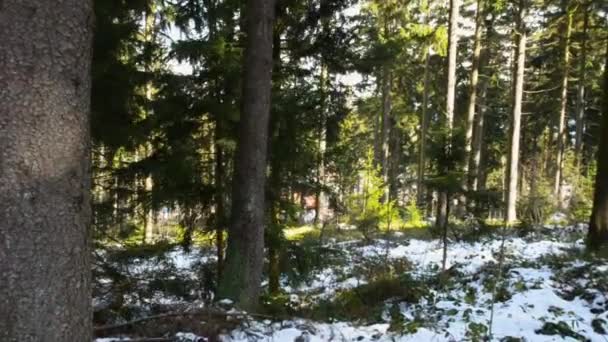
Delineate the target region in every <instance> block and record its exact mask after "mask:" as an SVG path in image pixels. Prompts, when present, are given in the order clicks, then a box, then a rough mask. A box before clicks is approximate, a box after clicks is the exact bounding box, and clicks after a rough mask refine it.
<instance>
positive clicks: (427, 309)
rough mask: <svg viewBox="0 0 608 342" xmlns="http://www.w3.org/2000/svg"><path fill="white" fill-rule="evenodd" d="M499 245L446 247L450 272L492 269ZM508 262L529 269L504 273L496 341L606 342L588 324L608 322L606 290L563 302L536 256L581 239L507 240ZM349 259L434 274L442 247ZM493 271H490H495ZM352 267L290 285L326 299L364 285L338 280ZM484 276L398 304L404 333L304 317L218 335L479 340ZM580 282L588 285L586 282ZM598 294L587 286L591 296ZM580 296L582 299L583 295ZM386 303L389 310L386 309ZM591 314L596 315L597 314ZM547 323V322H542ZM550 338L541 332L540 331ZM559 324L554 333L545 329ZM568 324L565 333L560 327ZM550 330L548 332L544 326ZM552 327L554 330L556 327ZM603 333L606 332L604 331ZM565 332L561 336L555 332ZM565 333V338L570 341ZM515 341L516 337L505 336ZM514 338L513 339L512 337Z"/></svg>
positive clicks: (382, 248) (380, 248)
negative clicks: (398, 263) (394, 263)
mask: <svg viewBox="0 0 608 342" xmlns="http://www.w3.org/2000/svg"><path fill="white" fill-rule="evenodd" d="M501 244H502V241H501V240H496V239H494V240H487V241H484V242H475V243H465V242H459V243H451V244H450V245H449V249H448V267H454V268H456V269H457V270H458V271H459V272H460V273H461V274H462V275H463V276H464V277H466V276H471V275H473V276H475V275H478V274H479V273H480V272H481V273H483V272H484V268H485V271H487V269H488V265H490V267H489V269H490V270H492V269H494V270H495V269H496V268H497V267H496V265H497V264H498V258H499V255H500V254H499V251H500V247H501ZM504 247H505V249H504V255H505V261H504V263H505V265H507V264H509V265H517V264H526V265H527V264H529V265H531V266H526V267H511V268H510V269H509V270H508V272H507V274H504V275H502V279H503V282H504V284H505V288H506V291H507V293H510V294H509V296H510V298H508V299H506V300H504V301H503V302H496V303H495V304H494V310H493V311H494V313H493V324H492V336H493V340H494V341H539V342H541V341H543V342H544V341H577V340H589V341H608V338H607V337H608V336H607V335H603V334H599V333H597V332H596V331H595V329H594V327H593V325H594V324H598V323H599V325H600V326H602V327H604V328H606V326H604V325H603V324H605V322H608V313H607V312H605V310H594V308H595V309H597V307H598V303H599V305H600V306H601V305H604V306H605V305H606V299H605V298H604V296H605V295H606V294H605V293H601V294H600V296H598V297H599V299H598V298H596V299H594V300H592V301H591V302H590V301H589V300H586V299H583V298H582V297H581V296H576V297H574V298H569V300H566V299H564V298H563V296H560V294H561V293H562V292H563V290H564V287H567V286H568V285H567V284H568V281H569V280H568V279H556V278H559V275H556V274H555V269H552V268H550V267H548V266H546V265H543V263H542V262H539V258H542V257H546V256H550V255H553V256H559V255H564V254H565V253H569V252H571V251H573V250H577V249H581V248H582V247H583V241H582V240H580V239H579V240H576V241H574V242H560V241H555V240H549V239H546V240H537V241H529V240H526V239H523V238H518V237H509V238H507V239H506V240H505V242H504ZM349 254H350V257H355V258H356V257H357V256H359V257H363V258H374V257H382V256H385V257H388V258H389V259H399V258H407V259H408V260H409V261H410V262H412V263H413V264H414V267H413V272H414V273H415V274H416V275H417V276H419V277H422V276H425V275H428V274H430V273H432V272H435V273H436V272H437V269H438V268H439V267H441V261H442V256H443V254H442V245H441V243H440V242H439V241H426V240H409V241H407V242H404V243H400V244H395V243H391V242H388V241H384V240H377V241H375V243H374V244H371V245H368V246H362V247H354V248H352V249H351V251H350V252H349ZM492 266H493V267H492ZM581 267H590V264H589V263H588V262H585V261H580V260H575V261H572V262H567V263H566V264H565V265H564V266H563V268H564V269H575V268H581ZM595 270H596V271H597V272H604V273H606V272H607V271H608V264H606V265H600V266H597V267H595ZM344 273H346V274H348V273H349V270H346V271H345V270H344V269H342V270H334V269H332V268H327V269H324V270H322V271H320V272H319V273H318V274H317V275H316V276H315V278H314V280H313V281H312V283H310V284H308V285H305V286H302V287H299V288H289V290H290V291H292V292H294V293H299V294H300V295H304V294H305V293H307V292H308V293H315V292H318V290H319V289H324V291H323V292H322V293H321V295H320V296H319V297H317V298H328V297H331V296H333V295H334V294H335V293H339V291H341V290H344V289H350V288H353V287H356V286H358V285H359V284H364V283H365V280H364V279H357V278H353V277H342V278H343V279H342V280H340V279H341V276H340V275H341V274H344ZM484 280H487V277H484V276H478V279H477V280H474V281H469V282H465V284H462V286H459V285H458V284H456V285H455V286H454V287H453V288H450V289H449V290H446V291H443V292H442V291H432V292H433V296H432V297H433V299H426V298H425V299H422V300H421V301H420V302H419V303H416V304H406V303H402V304H400V310H401V315H402V317H403V321H404V323H403V326H404V327H405V328H404V329H402V330H397V331H395V329H390V327H391V322H390V317H389V315H388V314H385V315H384V316H385V318H386V322H383V323H379V324H373V325H368V326H365V325H357V324H355V323H353V322H335V323H318V322H311V321H307V320H297V319H296V320H290V321H283V322H275V323H271V324H269V323H268V322H259V321H258V322H252V323H250V325H249V326H248V327H247V328H241V329H239V330H236V331H233V332H230V333H228V334H226V335H224V336H222V341H224V342H245V341H310V342H314V341H380V342H384V341H386V342H389V341H398V342H405V341H466V340H471V341H474V340H481V339H482V338H483V337H484V336H487V334H488V331H487V329H488V327H489V321H490V317H491V311H492V298H493V297H494V295H493V294H494V292H493V291H491V290H490V291H488V289H487V288H485V287H487V284H485V283H484ZM583 285H585V284H583ZM594 291H596V292H597V290H594V289H589V292H594ZM583 297H584V296H583ZM388 308H389V305H387V311H388ZM594 312H595V313H594ZM545 323H548V325H546V324H545ZM543 327H545V330H547V332H545V333H554V334H555V335H546V334H538V333H537V331H539V330H541V329H543ZM555 327H558V328H559V329H562V330H559V329H558V331H557V332H555V331H552V330H551V329H550V328H555ZM564 327H565V328H564ZM547 328H549V329H547ZM553 330H555V329H553ZM607 330H608V329H607ZM560 334H562V335H560ZM567 335H570V336H567ZM509 338H514V339H509ZM515 338H517V339H515Z"/></svg>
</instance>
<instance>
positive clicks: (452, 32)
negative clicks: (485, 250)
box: [437, 0, 460, 270]
mask: <svg viewBox="0 0 608 342" xmlns="http://www.w3.org/2000/svg"><path fill="white" fill-rule="evenodd" d="M459 11H460V0H450V24H449V34H448V36H449V38H448V82H447V86H448V87H447V95H446V110H445V112H446V129H447V146H446V148H447V152H448V153H446V155H448V156H450V157H451V150H452V131H453V128H454V106H455V102H456V56H457V53H458V17H459V14H460V13H459ZM444 171H447V172H449V171H450V170H444ZM449 197H450V195H449V193H448V192H447V190H444V191H441V192H440V193H439V201H438V206H437V208H438V209H437V210H438V213H437V224H438V225H439V227H441V228H442V229H443V244H444V249H443V263H442V270H445V267H446V262H447V229H448V221H449V215H450V207H449Z"/></svg>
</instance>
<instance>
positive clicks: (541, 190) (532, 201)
mask: <svg viewBox="0 0 608 342" xmlns="http://www.w3.org/2000/svg"><path fill="white" fill-rule="evenodd" d="M533 190H534V191H532V192H531V193H530V194H527V195H525V196H522V197H521V198H520V199H519V201H518V203H517V210H518V217H519V219H520V221H521V223H522V225H523V226H524V227H527V228H538V227H540V226H542V225H543V224H544V223H545V222H547V220H548V219H549V217H550V216H551V215H552V214H553V213H554V212H555V210H556V208H557V202H556V200H555V196H554V195H553V189H552V187H551V185H550V184H549V182H548V181H547V179H545V178H543V177H539V179H538V180H537V183H536V188H535V189H533Z"/></svg>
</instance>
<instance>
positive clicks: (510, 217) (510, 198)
mask: <svg viewBox="0 0 608 342" xmlns="http://www.w3.org/2000/svg"><path fill="white" fill-rule="evenodd" d="M524 6H525V5H524V1H523V0H520V3H519V7H520V8H519V16H518V23H517V53H516V55H515V56H516V58H517V63H516V66H515V80H514V86H513V113H512V116H511V120H512V121H511V127H510V135H509V142H510V145H509V146H510V149H509V161H508V165H507V180H506V187H507V192H506V204H507V208H506V213H505V220H506V222H507V223H508V224H511V223H513V222H515V220H517V212H516V204H517V180H518V171H519V169H518V167H519V143H520V131H521V106H522V100H523V91H524V71H525V62H526V28H525V25H524V16H525V8H524Z"/></svg>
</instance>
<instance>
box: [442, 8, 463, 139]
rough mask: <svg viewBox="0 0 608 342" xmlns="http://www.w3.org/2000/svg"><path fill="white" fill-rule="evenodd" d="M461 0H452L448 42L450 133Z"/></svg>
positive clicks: (450, 128) (452, 124)
mask: <svg viewBox="0 0 608 342" xmlns="http://www.w3.org/2000/svg"><path fill="white" fill-rule="evenodd" d="M459 10H460V0H450V27H449V43H448V89H447V96H446V111H445V112H446V118H447V126H448V134H449V135H450V139H451V134H452V129H453V127H454V105H455V99H456V56H457V54H458V17H459Z"/></svg>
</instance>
